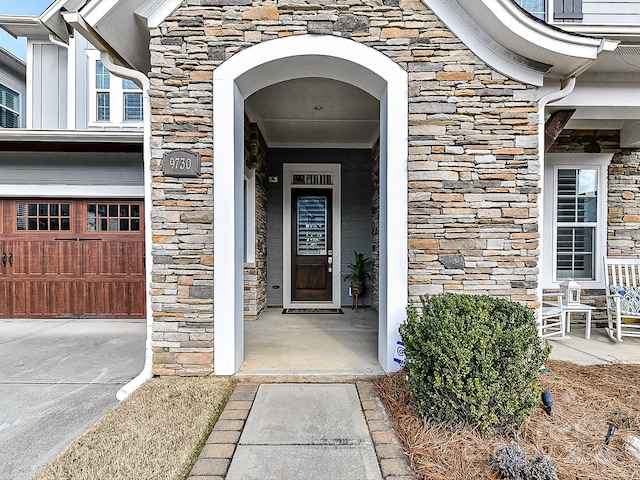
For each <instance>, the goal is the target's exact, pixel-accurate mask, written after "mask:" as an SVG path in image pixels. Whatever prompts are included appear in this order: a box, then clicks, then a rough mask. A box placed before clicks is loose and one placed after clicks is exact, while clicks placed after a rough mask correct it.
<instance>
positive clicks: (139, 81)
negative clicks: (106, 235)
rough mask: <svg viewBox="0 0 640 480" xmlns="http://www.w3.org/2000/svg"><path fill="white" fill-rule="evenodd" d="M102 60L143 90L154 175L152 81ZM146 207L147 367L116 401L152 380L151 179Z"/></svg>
mask: <svg viewBox="0 0 640 480" xmlns="http://www.w3.org/2000/svg"><path fill="white" fill-rule="evenodd" d="M100 57H101V60H102V63H103V64H104V66H105V67H107V70H109V71H110V72H111V73H113V74H115V75H118V76H119V77H123V78H126V79H128V80H132V81H133V82H135V84H136V85H138V86H139V87H140V88H142V119H143V125H144V138H143V145H142V156H143V164H144V171H145V176H148V175H150V172H151V101H150V99H149V79H148V78H147V76H146V75H145V74H143V73H141V72H138V71H137V70H133V69H130V68H125V67H122V66H120V65H116V64H115V63H114V61H113V57H112V56H111V55H110V54H109V52H105V51H102V52H101V55H100ZM144 205H145V209H144V222H145V229H144V236H145V239H144V240H145V241H144V244H145V277H146V279H145V283H146V286H147V306H146V310H147V311H146V317H147V338H146V342H145V349H144V367H143V368H142V371H141V372H140V373H139V374H138V376H136V377H135V378H134V379H133V380H131V381H130V382H129V383H127V384H126V385H124V386H123V387H122V388H120V390H118V393H116V398H117V399H118V400H124V399H125V398H127V397H128V396H129V395H131V393H132V392H133V391H134V390H136V389H137V388H138V387H139V386H140V385H142V384H143V383H145V382H146V381H147V380H149V379H151V378H153V350H152V345H151V337H152V334H153V310H152V308H151V295H150V291H151V288H150V287H151V270H152V269H151V264H152V262H151V259H152V258H153V257H152V256H151V255H152V240H153V238H152V235H151V182H150V181H149V180H147V181H145V182H144Z"/></svg>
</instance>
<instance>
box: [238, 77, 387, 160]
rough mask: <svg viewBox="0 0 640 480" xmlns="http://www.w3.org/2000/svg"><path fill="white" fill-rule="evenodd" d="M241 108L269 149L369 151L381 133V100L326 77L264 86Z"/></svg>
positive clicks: (300, 79)
mask: <svg viewBox="0 0 640 480" xmlns="http://www.w3.org/2000/svg"><path fill="white" fill-rule="evenodd" d="M245 110H246V112H247V115H248V117H249V119H250V120H251V121H252V122H255V123H257V124H258V126H259V127H260V131H261V132H262V135H263V136H264V138H265V140H266V142H267V145H269V146H270V147H279V148H293V147H307V148H371V147H372V146H373V144H374V143H375V141H376V140H377V139H378V136H379V132H380V102H379V101H378V100H377V99H376V98H374V97H373V96H371V95H369V94H368V93H367V92H365V91H363V90H361V89H360V88H357V87H355V86H353V85H350V84H348V83H344V82H340V81H336V80H331V79H327V78H299V79H295V80H288V81H285V82H281V83H276V84H274V85H271V86H269V87H266V88H263V89H262V90H259V91H257V92H256V93H254V94H253V95H251V96H250V97H249V98H248V99H247V100H246V102H245Z"/></svg>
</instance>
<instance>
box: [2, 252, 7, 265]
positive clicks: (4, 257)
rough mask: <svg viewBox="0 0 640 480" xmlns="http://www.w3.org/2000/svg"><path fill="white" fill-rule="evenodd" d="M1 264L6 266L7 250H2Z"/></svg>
mask: <svg viewBox="0 0 640 480" xmlns="http://www.w3.org/2000/svg"><path fill="white" fill-rule="evenodd" d="M2 266H3V267H6V266H7V252H2Z"/></svg>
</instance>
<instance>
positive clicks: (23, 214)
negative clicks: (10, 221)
mask: <svg viewBox="0 0 640 480" xmlns="http://www.w3.org/2000/svg"><path fill="white" fill-rule="evenodd" d="M69 211H70V204H68V203H17V204H16V229H17V230H18V231H24V230H35V231H43V232H46V231H49V230H66V231H69V230H71V223H70V222H69V219H68V218H64V217H69ZM64 220H66V221H64Z"/></svg>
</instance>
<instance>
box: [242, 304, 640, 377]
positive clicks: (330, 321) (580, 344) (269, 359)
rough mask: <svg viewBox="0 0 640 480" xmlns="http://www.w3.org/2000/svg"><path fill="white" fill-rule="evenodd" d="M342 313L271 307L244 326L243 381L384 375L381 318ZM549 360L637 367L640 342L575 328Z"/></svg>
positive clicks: (554, 345)
mask: <svg viewBox="0 0 640 480" xmlns="http://www.w3.org/2000/svg"><path fill="white" fill-rule="evenodd" d="M343 311H344V314H282V313H281V312H282V309H281V308H268V309H267V310H265V311H264V312H263V313H262V315H261V316H260V318H258V320H254V321H245V324H244V334H245V338H244V340H245V345H244V349H245V351H244V363H243V364H242V367H241V368H240V370H239V371H238V373H237V376H239V377H241V378H242V380H245V381H258V382H264V381H271V380H272V379H276V378H277V379H278V381H283V380H286V379H287V377H290V378H291V380H292V381H312V382H323V381H349V380H350V379H361V378H363V377H374V376H379V375H383V374H384V371H383V370H382V367H381V366H380V364H379V363H378V313H377V312H375V311H373V310H371V309H367V310H366V311H363V310H362V309H358V312H357V313H356V312H355V311H353V310H351V309H350V308H345V309H343ZM549 343H550V345H551V347H552V351H551V357H550V358H552V359H556V360H565V361H569V362H573V363H576V364H580V365H595V364H605V363H639V364H640V338H629V337H626V338H624V341H623V342H622V343H615V342H613V341H612V340H610V339H609V337H608V336H607V334H606V332H605V331H604V329H603V328H601V327H598V328H595V327H594V328H592V331H591V339H590V340H586V339H585V338H584V325H583V324H580V323H577V324H574V325H572V326H571V332H570V333H569V335H568V337H567V338H565V339H549Z"/></svg>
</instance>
